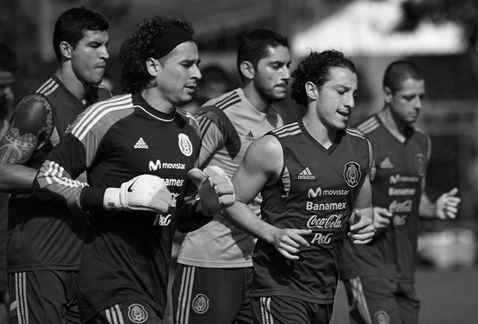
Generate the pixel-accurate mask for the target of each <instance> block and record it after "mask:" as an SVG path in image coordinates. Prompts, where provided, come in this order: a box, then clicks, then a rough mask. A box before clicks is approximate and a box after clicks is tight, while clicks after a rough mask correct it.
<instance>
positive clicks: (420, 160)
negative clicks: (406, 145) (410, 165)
mask: <svg viewBox="0 0 478 324" xmlns="http://www.w3.org/2000/svg"><path fill="white" fill-rule="evenodd" d="M415 166H416V168H417V173H418V175H419V176H422V177H423V176H424V175H425V156H424V155H423V154H421V153H419V154H417V155H416V156H415Z"/></svg>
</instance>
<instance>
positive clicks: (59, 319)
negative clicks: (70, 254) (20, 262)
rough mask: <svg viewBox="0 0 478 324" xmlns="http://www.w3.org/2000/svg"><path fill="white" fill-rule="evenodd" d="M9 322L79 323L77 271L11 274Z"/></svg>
mask: <svg viewBox="0 0 478 324" xmlns="http://www.w3.org/2000/svg"><path fill="white" fill-rule="evenodd" d="M8 292H9V296H10V301H9V319H10V322H9V323H18V324H23V323H29V324H32V323H80V314H79V312H78V299H77V293H78V272H77V271H54V270H41V271H25V272H12V273H9V274H8Z"/></svg>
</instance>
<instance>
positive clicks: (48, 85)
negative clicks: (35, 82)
mask: <svg viewBox="0 0 478 324" xmlns="http://www.w3.org/2000/svg"><path fill="white" fill-rule="evenodd" d="M57 88H58V83H57V82H56V81H55V80H54V79H52V78H50V79H48V80H47V81H45V83H43V85H41V86H40V88H38V89H37V91H35V93H39V94H42V95H44V96H48V95H50V94H51V93H53V92H54V91H55V90H56V89H57Z"/></svg>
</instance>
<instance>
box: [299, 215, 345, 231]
mask: <svg viewBox="0 0 478 324" xmlns="http://www.w3.org/2000/svg"><path fill="white" fill-rule="evenodd" d="M307 227H308V228H320V229H333V228H342V215H338V214H333V215H330V216H328V217H319V216H317V215H312V216H310V218H309V220H308V221H307Z"/></svg>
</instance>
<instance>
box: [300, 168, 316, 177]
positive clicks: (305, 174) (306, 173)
mask: <svg viewBox="0 0 478 324" xmlns="http://www.w3.org/2000/svg"><path fill="white" fill-rule="evenodd" d="M297 179H299V180H315V175H313V174H312V172H311V171H310V169H309V167H306V168H305V169H304V170H302V171H301V172H300V173H299V175H298V176H297Z"/></svg>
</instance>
